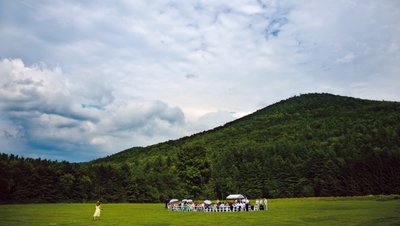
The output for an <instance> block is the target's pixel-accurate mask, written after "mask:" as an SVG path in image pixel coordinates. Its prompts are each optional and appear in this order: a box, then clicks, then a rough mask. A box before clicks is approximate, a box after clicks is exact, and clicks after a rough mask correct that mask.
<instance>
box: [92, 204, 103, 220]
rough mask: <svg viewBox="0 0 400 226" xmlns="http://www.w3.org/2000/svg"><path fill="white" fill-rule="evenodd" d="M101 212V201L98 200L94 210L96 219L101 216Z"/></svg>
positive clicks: (94, 218)
mask: <svg viewBox="0 0 400 226" xmlns="http://www.w3.org/2000/svg"><path fill="white" fill-rule="evenodd" d="M100 212H101V205H100V201H97V202H96V210H95V211H94V214H93V220H94V221H95V220H97V219H99V218H100Z"/></svg>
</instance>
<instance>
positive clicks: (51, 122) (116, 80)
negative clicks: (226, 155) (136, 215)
mask: <svg viewBox="0 0 400 226" xmlns="http://www.w3.org/2000/svg"><path fill="white" fill-rule="evenodd" d="M399 18H400V1H397V0H381V1H376V0H304V1H301V0H300V1H297V0H296V1H295V0H281V1H278V0H276V1H275V0H259V1H245V0H243V1H241V0H232V1H204V0H193V1H191V0H188V1H169V0H163V1H157V0H156V1H145V0H143V1H139V0H137V1H73V0H70V1H57V0H56V1H53V0H16V1H7V0H0V87H1V89H0V147H1V150H0V152H4V153H13V154H18V155H23V156H29V157H41V158H48V159H57V160H68V161H87V160H91V159H94V158H97V157H102V156H106V155H109V154H112V153H116V152H118V151H121V150H123V149H126V148H129V147H132V146H146V145H150V144H155V143H158V142H162V141H166V140H170V139H177V138H180V137H183V136H187V135H191V134H193V133H196V132H200V131H203V130H207V129H211V128H213V127H215V126H219V125H223V124H224V123H226V122H228V121H231V120H233V119H235V118H238V117H241V116H243V115H246V114H248V113H251V112H253V111H255V110H257V109H260V108H262V107H265V106H267V105H270V104H272V103H274V102H277V101H279V100H281V99H286V98H289V97H291V96H294V95H298V94H300V93H309V92H328V93H334V94H339V95H346V96H354V97H360V98H367V99H375V100H393V101H400V91H399V90H400V20H399Z"/></svg>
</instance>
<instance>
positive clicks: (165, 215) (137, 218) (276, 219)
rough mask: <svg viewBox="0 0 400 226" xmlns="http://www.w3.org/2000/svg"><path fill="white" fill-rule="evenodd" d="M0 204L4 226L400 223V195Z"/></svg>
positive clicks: (0, 213)
mask: <svg viewBox="0 0 400 226" xmlns="http://www.w3.org/2000/svg"><path fill="white" fill-rule="evenodd" d="M102 207H103V211H102V212H101V219H100V220H99V221H93V220H92V214H93V212H94V204H93V203H91V204H22V205H19V204H18V205H0V225H21V226H24V225H99V226H100V225H218V226H220V225H229V226H232V225H400V199H398V196H366V197H351V198H301V199H273V200H269V210H268V211H258V212H239V213H201V212H191V213H183V212H169V211H167V210H165V209H164V205H163V204H126V203H123V204H107V203H103V204H102Z"/></svg>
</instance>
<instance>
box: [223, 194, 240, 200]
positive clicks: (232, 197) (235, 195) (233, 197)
mask: <svg viewBox="0 0 400 226" xmlns="http://www.w3.org/2000/svg"><path fill="white" fill-rule="evenodd" d="M226 199H244V196H243V195H241V194H231V195H228V197H226Z"/></svg>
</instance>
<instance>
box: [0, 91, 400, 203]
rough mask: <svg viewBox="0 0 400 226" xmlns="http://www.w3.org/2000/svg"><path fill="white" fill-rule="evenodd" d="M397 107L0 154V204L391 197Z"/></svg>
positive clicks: (315, 110)
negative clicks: (75, 149)
mask: <svg viewBox="0 0 400 226" xmlns="http://www.w3.org/2000/svg"><path fill="white" fill-rule="evenodd" d="M399 122H400V103H398V102H388V101H371V100H362V99H356V98H350V97H342V96H336V95H331V94H305V95H300V96H295V97H292V98H290V99H287V100H283V101H280V102H278V103H275V104H273V105H271V106H268V107H266V108H264V109H261V110H259V111H257V112H255V113H253V114H250V115H248V116H245V117H243V118H240V119H238V120H235V121H233V122H230V123H227V124H226V125H224V126H221V127H217V128H215V129H213V130H210V131H205V132H202V133H198V134H195V135H192V136H189V137H184V138H181V139H179V140H174V141H167V142H164V143H160V144H156V145H152V146H148V147H134V148H131V149H128V150H125V151H122V152H119V153H117V154H115V155H111V156H108V157H105V158H101V159H97V160H94V161H92V162H87V163H79V164H78V163H68V162H54V161H48V160H41V159H30V158H22V157H18V156H14V155H6V154H2V155H1V156H0V202H3V203H4V202H61V201H77V202H82V201H83V202H84V201H89V200H96V199H101V200H103V201H107V202H159V201H164V200H166V199H169V198H193V199H203V198H207V199H213V198H215V199H216V198H219V199H223V198H224V197H225V196H226V195H227V194H229V193H242V194H244V195H246V196H247V197H249V198H258V197H270V198H276V197H307V196H351V195H369V194H400V173H399V172H400V123H399Z"/></svg>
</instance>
